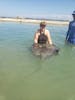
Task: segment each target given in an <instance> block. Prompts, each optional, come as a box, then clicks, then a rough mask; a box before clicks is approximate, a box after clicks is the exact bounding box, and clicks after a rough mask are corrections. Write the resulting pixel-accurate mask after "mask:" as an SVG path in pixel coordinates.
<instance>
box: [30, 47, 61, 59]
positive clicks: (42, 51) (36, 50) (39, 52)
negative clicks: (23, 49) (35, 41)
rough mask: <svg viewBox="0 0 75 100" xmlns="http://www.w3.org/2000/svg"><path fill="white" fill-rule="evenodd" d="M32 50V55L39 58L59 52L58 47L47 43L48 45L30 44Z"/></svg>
mask: <svg viewBox="0 0 75 100" xmlns="http://www.w3.org/2000/svg"><path fill="white" fill-rule="evenodd" d="M32 52H33V54H34V55H36V56H39V57H41V58H47V57H50V56H53V55H56V54H58V53H59V48H57V47H56V46H55V45H51V46H50V45H48V46H42V47H39V46H35V45H33V46H32Z"/></svg>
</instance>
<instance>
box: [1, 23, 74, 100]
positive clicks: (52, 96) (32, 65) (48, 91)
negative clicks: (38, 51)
mask: <svg viewBox="0 0 75 100" xmlns="http://www.w3.org/2000/svg"><path fill="white" fill-rule="evenodd" d="M37 28H38V25H36V24H18V23H0V100H75V66H74V65H75V47H72V46H69V45H66V44H65V43H64V40H65V35H66V31H67V26H48V27H47V28H48V29H49V30H50V31H51V36H52V39H53V42H54V43H55V44H56V45H57V46H58V47H59V48H60V54H59V55H57V56H53V57H51V58H48V59H40V58H38V57H35V56H34V55H33V54H32V52H31V49H30V48H31V45H32V44H33V36H34V32H35V31H36V29H37Z"/></svg>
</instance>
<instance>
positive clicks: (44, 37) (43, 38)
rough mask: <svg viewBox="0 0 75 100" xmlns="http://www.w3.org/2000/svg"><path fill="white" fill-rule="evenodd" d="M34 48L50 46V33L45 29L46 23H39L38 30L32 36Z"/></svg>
mask: <svg viewBox="0 0 75 100" xmlns="http://www.w3.org/2000/svg"><path fill="white" fill-rule="evenodd" d="M34 44H35V46H37V45H39V46H43V45H46V44H48V45H52V39H51V36H50V32H49V31H48V30H47V29H46V22H41V23H40V29H38V30H37V32H36V33H35V36H34Z"/></svg>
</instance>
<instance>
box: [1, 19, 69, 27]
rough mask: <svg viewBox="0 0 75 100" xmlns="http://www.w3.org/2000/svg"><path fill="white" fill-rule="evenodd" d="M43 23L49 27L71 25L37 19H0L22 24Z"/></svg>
mask: <svg viewBox="0 0 75 100" xmlns="http://www.w3.org/2000/svg"><path fill="white" fill-rule="evenodd" d="M41 21H45V22H46V23H47V24H49V25H68V24H69V21H55V20H54V21H53V20H37V19H25V18H0V22H20V23H34V24H39V23H40V22H41Z"/></svg>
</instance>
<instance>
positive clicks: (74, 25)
mask: <svg viewBox="0 0 75 100" xmlns="http://www.w3.org/2000/svg"><path fill="white" fill-rule="evenodd" d="M72 16H73V21H71V22H70V23H69V28H68V32H67V35H66V41H67V42H68V43H71V44H74V45H75V11H74V12H73V13H72Z"/></svg>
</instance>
